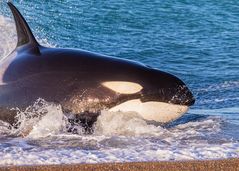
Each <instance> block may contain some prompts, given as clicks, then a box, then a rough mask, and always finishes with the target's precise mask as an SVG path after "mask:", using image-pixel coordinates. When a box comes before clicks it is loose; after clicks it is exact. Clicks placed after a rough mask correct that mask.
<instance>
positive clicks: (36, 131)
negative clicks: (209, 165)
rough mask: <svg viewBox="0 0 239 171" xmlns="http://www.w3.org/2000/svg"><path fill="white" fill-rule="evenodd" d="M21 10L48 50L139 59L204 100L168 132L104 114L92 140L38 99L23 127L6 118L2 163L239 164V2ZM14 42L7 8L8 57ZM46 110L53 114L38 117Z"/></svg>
mask: <svg viewBox="0 0 239 171" xmlns="http://www.w3.org/2000/svg"><path fill="white" fill-rule="evenodd" d="M14 4H15V5H16V6H17V7H18V8H19V9H20V11H21V12H22V14H23V15H24V16H25V18H26V20H27V21H28V23H29V25H30V27H31V28H32V30H33V33H34V34H35V36H36V37H37V39H38V41H39V42H41V43H42V44H44V45H46V46H51V47H66V48H67V47H69V48H80V49H85V50H89V51H93V52H98V53H102V54H106V55H110V56H117V57H120V58H127V59H133V60H136V61H139V62H142V63H145V64H147V65H150V66H152V67H155V68H158V69H160V70H163V71H167V72H170V73H172V74H174V75H176V76H178V77H179V78H181V79H182V80H183V81H184V82H185V83H186V84H187V85H188V86H189V87H190V89H191V90H192V92H193V93H194V95H195V97H196V103H195V105H194V106H192V107H191V109H190V110H189V111H188V112H187V114H185V115H184V116H183V117H182V118H180V119H178V120H176V121H174V122H172V123H169V124H167V125H165V126H160V125H158V124H157V123H154V124H152V123H147V122H145V121H144V120H142V119H141V118H140V117H139V116H138V115H137V113H120V112H117V113H111V112H108V111H103V112H102V115H101V116H100V117H99V118H98V120H97V122H96V124H95V126H94V128H95V132H94V133H93V134H92V135H84V134H83V133H82V129H81V127H79V126H78V127H77V126H76V130H77V134H71V133H68V132H67V131H66V127H67V124H68V123H67V120H66V119H65V117H64V114H63V112H62V111H61V107H60V106H58V105H57V104H52V103H49V102H45V101H44V99H38V100H37V101H36V103H35V104H34V105H33V106H30V107H29V108H28V109H26V110H25V111H19V115H18V120H19V122H21V123H20V127H19V128H18V129H9V125H8V124H7V123H4V122H1V121H0V165H29V164H30V165H34V164H58V163H68V164H71V163H101V162H128V161H162V160H195V159H200V160H202V159H222V158H232V157H239V130H238V128H239V13H238V8H239V1H236V0H231V1H226V0H198V1H189V0H178V1H173V0H170V1H163V0H153V1H143V0H138V1H137V2H136V1H135V2H130V1H126V0H115V1H112V0H109V1H106V2H103V1H92V0H91V1H89V0H85V1H75V0H64V1H63V0H62V1H56V0H52V1H44V2H42V1H33V0H29V1H24V0H21V1H18V2H17V1H14ZM15 45H16V32H15V26H14V23H13V20H12V16H11V13H10V11H9V10H8V8H7V5H6V2H5V1H0V58H1V59H3V58H4V57H7V55H8V54H9V53H10V52H11V51H12V50H13V49H14V47H15ZM33 109H34V110H33ZM43 110H44V111H46V112H47V114H46V116H44V117H43V118H41V119H39V118H31V114H32V113H34V114H35V113H37V112H41V111H43ZM52 120H54V124H53V123H52ZM29 125H30V126H31V127H32V128H33V129H32V130H31V131H29V132H28V130H26V129H27V128H28V127H29ZM26 132H27V133H29V134H26V135H25V134H24V133H26Z"/></svg>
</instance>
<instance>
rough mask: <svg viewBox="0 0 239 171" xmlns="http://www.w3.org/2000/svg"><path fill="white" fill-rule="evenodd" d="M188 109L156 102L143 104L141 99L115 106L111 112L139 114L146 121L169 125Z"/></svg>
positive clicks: (182, 106)
mask: <svg viewBox="0 0 239 171" xmlns="http://www.w3.org/2000/svg"><path fill="white" fill-rule="evenodd" d="M188 108H189V107H188V106H184V105H175V104H169V103H164V102H156V101H151V102H145V103H143V102H141V101H140V99H134V100H129V101H127V102H124V103H121V104H119V105H117V106H114V107H112V108H111V109H110V110H109V111H112V112H117V111H122V112H137V113H138V114H139V115H141V116H142V118H144V119H145V120H149V121H156V122H161V123H167V122H171V121H173V120H176V119H177V118H179V117H180V116H182V115H183V114H184V113H186V112H187V111H188Z"/></svg>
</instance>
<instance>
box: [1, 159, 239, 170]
mask: <svg viewBox="0 0 239 171" xmlns="http://www.w3.org/2000/svg"><path fill="white" fill-rule="evenodd" d="M0 170H8V171H16V170H17V171H25V170H30V171H40V170H41V171H66V170H79V171H102V170H106V171H123V170H130V171H134V170H139V171H155V170H160V171H170V170H182V171H187V170H190V171H191V170H195V171H201V170H203V171H208V170H216V171H217V170H220V171H222V170H225V171H239V159H227V160H206V161H167V162H135V163H103V164H72V165H36V166H6V167H0Z"/></svg>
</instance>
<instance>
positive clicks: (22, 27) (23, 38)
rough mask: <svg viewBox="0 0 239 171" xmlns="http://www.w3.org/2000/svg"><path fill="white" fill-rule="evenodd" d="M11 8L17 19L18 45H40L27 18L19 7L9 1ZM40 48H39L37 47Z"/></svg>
mask: <svg viewBox="0 0 239 171" xmlns="http://www.w3.org/2000/svg"><path fill="white" fill-rule="evenodd" d="M7 4H8V6H9V8H10V9H11V11H12V15H13V17H14V20H15V24H16V30H17V39H18V40H17V47H19V46H22V45H25V44H30V45H31V46H33V47H38V46H39V44H38V42H37V41H36V39H35V37H34V35H33V34H32V31H31V29H30V27H29V26H28V24H27V22H26V20H25V19H24V18H23V16H22V15H21V13H20V12H19V11H18V9H17V8H16V7H15V6H14V5H13V4H12V3H11V2H7ZM37 49H38V48H37Z"/></svg>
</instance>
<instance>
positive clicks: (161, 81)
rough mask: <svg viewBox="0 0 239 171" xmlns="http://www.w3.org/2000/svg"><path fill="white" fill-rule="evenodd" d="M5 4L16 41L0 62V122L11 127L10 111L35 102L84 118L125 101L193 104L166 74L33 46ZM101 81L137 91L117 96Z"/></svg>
mask: <svg viewBox="0 0 239 171" xmlns="http://www.w3.org/2000/svg"><path fill="white" fill-rule="evenodd" d="M8 5H9V7H10V9H11V11H12V13H13V16H14V19H15V23H16V28H17V35H18V43H17V47H16V49H15V50H14V51H13V52H12V53H11V54H10V55H9V56H8V57H7V58H5V59H4V60H3V61H2V62H1V64H0V83H1V84H0V119H1V120H4V121H8V122H9V123H13V122H14V116H15V111H14V110H10V109H11V108H15V107H18V108H20V109H25V108H26V107H28V106H30V105H32V104H33V103H34V101H36V99H38V98H43V99H45V100H46V101H49V102H56V103H59V104H61V106H62V108H63V110H64V111H65V112H66V113H73V114H84V113H85V114H87V115H88V114H89V111H90V113H92V112H93V113H97V114H98V113H99V111H100V110H102V109H107V108H110V107H113V106H115V105H118V104H121V103H123V102H125V101H127V100H131V99H140V100H141V101H142V102H148V101H158V102H166V103H171V104H179V105H186V106H191V105H193V104H194V102H195V99H194V97H193V95H192V93H191V92H190V90H189V89H188V88H187V87H186V85H185V84H184V83H183V82H182V81H181V80H180V79H178V78H177V77H175V76H173V75H171V74H169V73H166V72H163V71H159V70H157V69H153V68H150V67H148V66H145V65H143V64H141V63H138V62H133V61H130V60H125V59H120V58H115V57H108V56H103V55H100V54H96V53H91V52H87V51H82V50H75V49H60V48H47V47H43V46H41V45H39V44H38V43H37V41H36V39H35V38H34V36H33V34H32V32H31V30H30V28H29V26H28V25H27V23H26V21H25V20H24V18H23V17H22V15H21V14H20V12H19V11H18V10H17V9H16V7H15V6H14V5H13V4H12V3H10V2H8ZM106 81H128V82H134V83H137V84H140V85H141V86H142V87H143V89H142V90H141V91H140V92H137V93H134V94H119V93H116V92H114V91H112V90H110V89H108V88H106V87H104V86H102V84H101V83H102V82H106ZM85 99H97V101H94V102H92V101H91V102H89V101H88V102H85V101H84V100H85ZM93 115H94V114H93ZM94 116H95V115H94ZM95 117H97V115H96V116H95ZM95 117H94V119H95ZM89 120H90V119H89Z"/></svg>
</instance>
